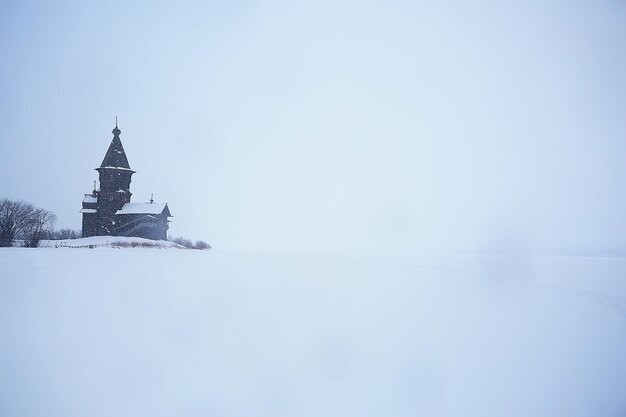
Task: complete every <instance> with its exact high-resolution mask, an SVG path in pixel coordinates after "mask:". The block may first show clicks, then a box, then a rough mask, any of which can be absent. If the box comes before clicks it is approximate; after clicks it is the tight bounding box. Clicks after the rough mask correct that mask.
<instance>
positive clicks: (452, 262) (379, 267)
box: [0, 248, 626, 417]
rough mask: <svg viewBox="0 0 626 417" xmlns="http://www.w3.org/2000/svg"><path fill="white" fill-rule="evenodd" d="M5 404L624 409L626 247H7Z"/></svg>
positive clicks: (210, 409) (8, 409) (219, 410)
mask: <svg viewBox="0 0 626 417" xmlns="http://www.w3.org/2000/svg"><path fill="white" fill-rule="evenodd" d="M0 336H1V340H2V343H0V370H1V372H0V414H1V415H2V416H3V417H17V416H29V417H37V416H46V417H51V416H59V417H61V416H63V417H72V416H93V417H99V416H102V417H105V416H106V417H110V416H118V417H119V416H140V415H141V416H255V417H258V416H289V417H297V416H310V417H321V416H323V417H331V416H338V417H339V416H341V417H346V416H359V417H360V416H377V417H378V416H429V417H430V416H459V417H461V416H462V417H468V416H476V417H489V416H493V417H502V416H507V417H515V416H519V417H529V416H533V417H537V416H546V417H548V416H550V417H554V416H567V417H576V416H588V417H590V416H624V415H626V261H625V259H623V258H585V257H529V256H522V257H506V256H470V255H466V256H462V255H419V256H407V257H385V256H373V257H367V258H366V257H357V256H331V255H304V254H270V253H237V252H226V251H219V250H211V251H182V250H133V249H121V250H104V249H103V250H76V249H25V248H24V249H21V248H2V249H0Z"/></svg>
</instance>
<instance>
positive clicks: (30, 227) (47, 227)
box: [24, 207, 57, 248]
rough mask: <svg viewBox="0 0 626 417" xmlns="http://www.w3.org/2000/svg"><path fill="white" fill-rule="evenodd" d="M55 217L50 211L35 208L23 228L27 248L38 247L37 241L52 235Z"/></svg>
mask: <svg viewBox="0 0 626 417" xmlns="http://www.w3.org/2000/svg"><path fill="white" fill-rule="evenodd" d="M56 219H57V216H56V215H55V214H54V213H52V212H51V211H48V210H44V209H42V208H38V207H37V208H35V209H34V210H33V211H32V213H31V214H30V219H29V221H28V223H27V225H26V226H25V227H24V241H25V243H26V246H27V247H29V248H36V247H37V246H39V241H40V240H41V239H43V238H45V237H48V236H50V234H51V233H52V230H53V227H54V222H55V221H56Z"/></svg>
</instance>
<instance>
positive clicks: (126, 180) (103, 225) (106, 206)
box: [96, 122, 135, 235]
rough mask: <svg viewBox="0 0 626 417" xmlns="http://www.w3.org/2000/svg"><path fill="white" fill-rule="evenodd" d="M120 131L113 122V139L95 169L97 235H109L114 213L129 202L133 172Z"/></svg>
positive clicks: (113, 221)
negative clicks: (98, 188) (97, 181)
mask: <svg viewBox="0 0 626 417" xmlns="http://www.w3.org/2000/svg"><path fill="white" fill-rule="evenodd" d="M120 133H122V131H121V130H120V129H119V128H118V127H117V122H116V123H115V129H113V140H112V141H111V145H109V149H108V150H107V153H106V155H104V159H103V160H102V164H100V167H99V168H96V171H98V173H99V174H100V178H99V179H100V191H98V214H99V216H98V217H99V221H98V223H99V224H98V226H97V227H98V230H97V233H96V234H97V235H110V234H111V233H112V232H113V229H115V227H116V225H115V213H116V212H117V211H118V210H121V209H122V207H123V206H124V204H126V203H130V197H131V195H132V194H131V192H130V181H131V176H132V175H133V174H134V173H135V171H133V170H132V169H130V165H129V164H128V159H127V158H126V152H124V147H123V146H122V141H121V140H120Z"/></svg>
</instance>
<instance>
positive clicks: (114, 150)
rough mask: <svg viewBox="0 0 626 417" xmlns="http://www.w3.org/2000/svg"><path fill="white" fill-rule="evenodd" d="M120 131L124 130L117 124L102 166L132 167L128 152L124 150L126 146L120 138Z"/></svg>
mask: <svg viewBox="0 0 626 417" xmlns="http://www.w3.org/2000/svg"><path fill="white" fill-rule="evenodd" d="M120 133H122V131H121V130H120V129H119V128H118V127H117V125H116V126H115V129H113V140H112V141H111V145H109V149H108V150H107V153H106V155H104V159H103V160H102V164H100V168H124V169H130V165H129V164H128V159H127V158H126V152H124V147H123V146H122V141H121V140H120Z"/></svg>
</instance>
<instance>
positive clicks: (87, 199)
mask: <svg viewBox="0 0 626 417" xmlns="http://www.w3.org/2000/svg"><path fill="white" fill-rule="evenodd" d="M97 202H98V197H96V196H95V195H93V194H85V198H83V203H97Z"/></svg>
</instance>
